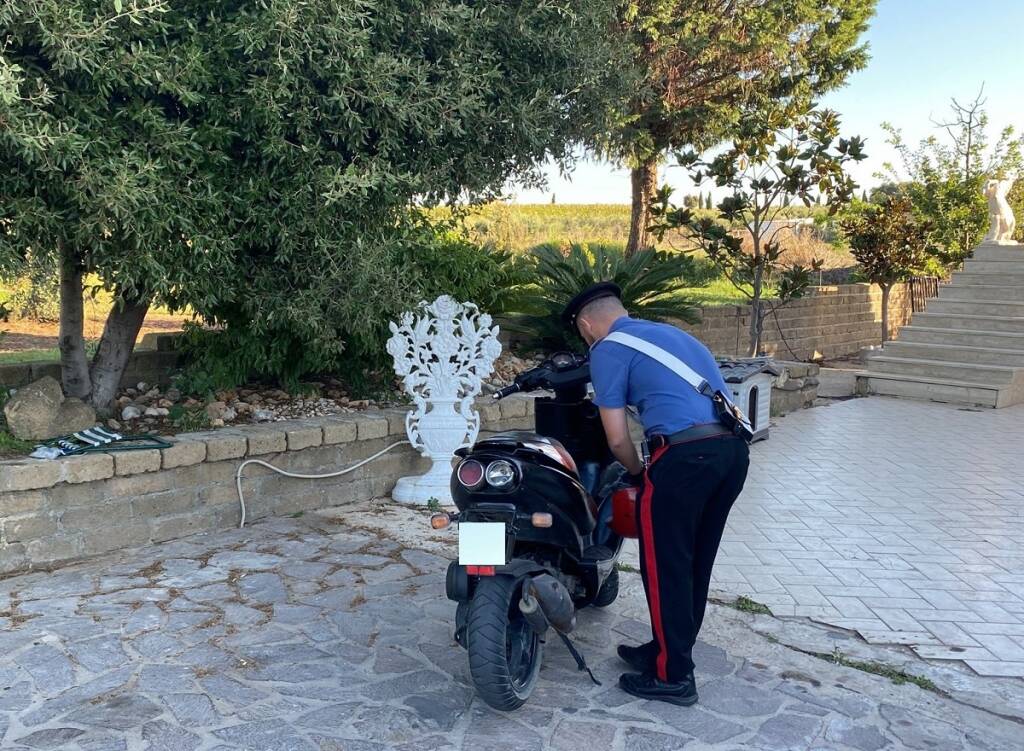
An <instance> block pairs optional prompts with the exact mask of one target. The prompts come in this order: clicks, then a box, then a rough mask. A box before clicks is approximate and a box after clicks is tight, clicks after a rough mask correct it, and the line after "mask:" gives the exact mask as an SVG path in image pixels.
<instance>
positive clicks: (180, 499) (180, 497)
mask: <svg viewBox="0 0 1024 751" xmlns="http://www.w3.org/2000/svg"><path fill="white" fill-rule="evenodd" d="M195 504H196V491H195V489H194V488H176V489H174V490H165V491H164V492H162V493H153V494H152V495H144V496H141V497H139V498H132V499H131V508H132V516H133V517H136V518H138V519H150V518H152V517H155V516H169V515H171V514H178V513H181V512H183V511H187V510H189V509H190V508H192V507H193V506H195Z"/></svg>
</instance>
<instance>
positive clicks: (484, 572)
mask: <svg viewBox="0 0 1024 751" xmlns="http://www.w3.org/2000/svg"><path fill="white" fill-rule="evenodd" d="M466 573H467V574H469V575H470V576H494V566H466Z"/></svg>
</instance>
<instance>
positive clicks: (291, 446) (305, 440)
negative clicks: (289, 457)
mask: <svg viewBox="0 0 1024 751" xmlns="http://www.w3.org/2000/svg"><path fill="white" fill-rule="evenodd" d="M284 434H285V438H286V441H287V445H288V450H289V451H301V450H302V449H308V448H313V447H315V446H319V445H321V444H322V443H323V442H324V431H323V429H322V428H321V427H320V426H319V424H309V423H294V424H292V425H288V426H286V427H285V430H284Z"/></svg>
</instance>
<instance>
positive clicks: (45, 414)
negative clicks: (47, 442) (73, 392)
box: [4, 376, 96, 441]
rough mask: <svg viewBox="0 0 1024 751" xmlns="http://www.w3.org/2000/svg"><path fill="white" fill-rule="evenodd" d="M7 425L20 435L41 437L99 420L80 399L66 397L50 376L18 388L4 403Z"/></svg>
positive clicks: (83, 426) (28, 437) (93, 411)
mask: <svg viewBox="0 0 1024 751" xmlns="http://www.w3.org/2000/svg"><path fill="white" fill-rule="evenodd" d="M4 416H5V417H6V418H7V427H8V428H9V429H10V431H11V433H13V434H14V436H15V437H16V438H20V439H22V440H26V441H27V440H41V439H44V438H53V437H54V436H58V435H65V434H67V433H74V432H75V431H78V430H84V429H85V428H91V427H92V426H93V425H95V424H96V412H95V410H93V408H92V407H90V406H89V405H87V404H85V403H84V402H82V401H81V400H79V399H73V398H71V399H65V398H64V394H63V392H62V391H61V388H60V384H59V383H57V381H56V379H54V378H51V377H50V376H43V377H42V378H40V379H39V380H38V381H35V382H34V383H30V384H29V385H28V386H23V387H22V388H20V389H18V391H17V393H15V394H14V396H12V397H11V398H10V399H9V400H8V401H7V404H6V405H4Z"/></svg>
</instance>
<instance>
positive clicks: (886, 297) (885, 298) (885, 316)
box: [879, 284, 892, 344]
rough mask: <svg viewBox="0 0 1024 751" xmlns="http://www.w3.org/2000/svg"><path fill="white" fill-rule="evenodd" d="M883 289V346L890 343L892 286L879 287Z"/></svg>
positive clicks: (883, 285)
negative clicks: (890, 298)
mask: <svg viewBox="0 0 1024 751" xmlns="http://www.w3.org/2000/svg"><path fill="white" fill-rule="evenodd" d="M879 286H881V288H882V344H885V343H886V342H887V341H889V293H890V292H892V284H882V285H879Z"/></svg>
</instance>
